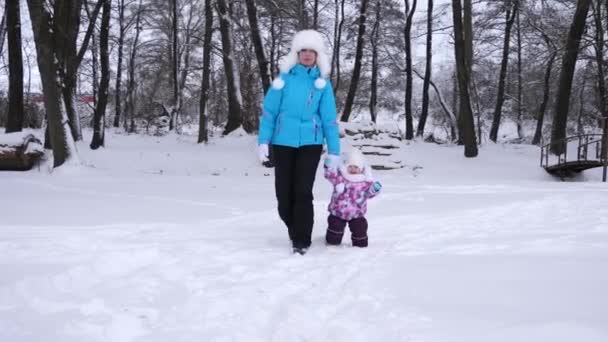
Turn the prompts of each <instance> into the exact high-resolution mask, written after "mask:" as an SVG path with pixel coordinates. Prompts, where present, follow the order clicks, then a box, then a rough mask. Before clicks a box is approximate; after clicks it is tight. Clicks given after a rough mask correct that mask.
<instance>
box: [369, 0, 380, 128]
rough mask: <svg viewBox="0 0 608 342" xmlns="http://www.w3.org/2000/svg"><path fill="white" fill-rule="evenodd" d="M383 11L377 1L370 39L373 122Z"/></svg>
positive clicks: (374, 120)
mask: <svg viewBox="0 0 608 342" xmlns="http://www.w3.org/2000/svg"><path fill="white" fill-rule="evenodd" d="M381 10H382V0H376V11H375V12H376V15H375V18H374V26H373V28H372V33H371V39H370V43H371V44H372V80H371V89H370V97H369V113H370V116H371V119H372V121H373V122H376V116H377V113H376V107H377V105H378V45H379V44H380V43H379V40H380V21H381V20H382V16H381V13H382V11H381Z"/></svg>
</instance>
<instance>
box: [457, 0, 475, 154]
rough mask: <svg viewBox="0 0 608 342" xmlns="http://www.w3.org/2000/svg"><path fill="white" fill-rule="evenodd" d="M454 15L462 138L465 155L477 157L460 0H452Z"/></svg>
mask: <svg viewBox="0 0 608 342" xmlns="http://www.w3.org/2000/svg"><path fill="white" fill-rule="evenodd" d="M452 16H453V19H454V52H455V56H456V72H457V77H458V86H459V87H458V88H459V91H460V113H461V119H460V120H461V121H462V122H461V123H462V129H463V132H462V140H463V143H464V155H465V157H469V158H470V157H476V156H477V154H478V151H477V142H476V139H475V124H474V122H473V112H472V110H471V100H470V96H469V87H468V84H469V72H468V70H467V64H466V59H465V55H464V50H465V43H464V41H465V38H464V32H463V27H462V6H461V3H460V0H452Z"/></svg>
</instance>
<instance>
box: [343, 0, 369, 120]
mask: <svg viewBox="0 0 608 342" xmlns="http://www.w3.org/2000/svg"><path fill="white" fill-rule="evenodd" d="M367 3H368V0H361V8H360V12H359V32H358V35H357V49H356V52H355V66H354V69H353V76H352V78H351V80H350V87H349V89H348V94H347V95H346V103H345V104H344V111H343V112H342V119H341V120H342V121H343V122H348V119H349V118H350V112H351V110H352V107H353V103H354V101H355V95H356V93H357V86H358V85H359V76H360V74H361V59H362V58H363V45H365V40H364V36H365V11H366V10H367Z"/></svg>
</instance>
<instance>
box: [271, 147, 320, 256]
mask: <svg viewBox="0 0 608 342" xmlns="http://www.w3.org/2000/svg"><path fill="white" fill-rule="evenodd" d="M273 149H274V162H275V171H274V175H275V176H274V177H275V178H274V186H275V191H276V195H277V201H278V202H279V216H280V217H281V220H283V222H284V223H285V225H286V226H287V229H288V231H289V238H290V239H291V241H292V244H293V246H294V247H308V246H310V237H311V235H312V226H313V223H314V209H313V204H312V201H313V196H312V187H313V184H314V182H315V175H316V172H317V166H318V165H319V159H321V152H322V149H323V146H322V145H309V146H302V147H299V148H293V147H287V146H280V145H274V146H273Z"/></svg>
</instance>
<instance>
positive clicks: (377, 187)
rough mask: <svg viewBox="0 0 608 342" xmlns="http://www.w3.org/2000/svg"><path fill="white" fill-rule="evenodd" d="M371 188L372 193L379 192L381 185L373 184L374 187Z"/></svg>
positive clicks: (378, 183)
mask: <svg viewBox="0 0 608 342" xmlns="http://www.w3.org/2000/svg"><path fill="white" fill-rule="evenodd" d="M372 188H373V190H374V192H379V191H380V189H382V184H380V182H374V185H372Z"/></svg>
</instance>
